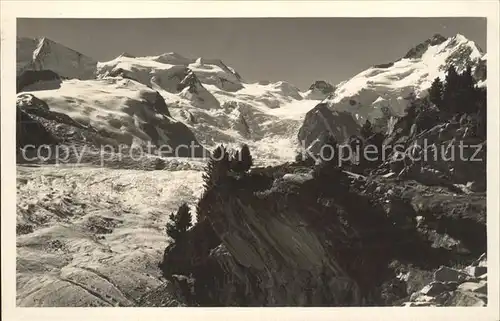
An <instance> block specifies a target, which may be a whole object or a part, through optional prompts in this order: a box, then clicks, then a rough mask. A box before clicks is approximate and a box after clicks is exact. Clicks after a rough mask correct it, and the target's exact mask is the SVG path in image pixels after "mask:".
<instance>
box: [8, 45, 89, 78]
mask: <svg viewBox="0 0 500 321" xmlns="http://www.w3.org/2000/svg"><path fill="white" fill-rule="evenodd" d="M16 58H17V59H16V60H17V68H16V71H17V75H18V76H20V75H21V74H22V73H23V72H24V71H26V70H35V71H38V70H51V71H53V72H55V73H57V74H58V75H59V76H61V77H64V78H77V79H92V78H95V71H96V67H97V61H96V60H94V59H92V58H90V57H87V56H85V55H83V54H81V53H79V52H77V51H75V50H73V49H70V48H68V47H65V46H63V45H61V44H59V43H57V42H54V41H52V40H50V39H47V38H35V39H32V38H17V44H16Z"/></svg>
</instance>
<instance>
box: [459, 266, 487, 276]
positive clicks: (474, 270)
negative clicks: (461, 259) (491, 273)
mask: <svg viewBox="0 0 500 321" xmlns="http://www.w3.org/2000/svg"><path fill="white" fill-rule="evenodd" d="M464 272H465V273H467V274H469V275H470V276H473V277H479V276H481V275H483V274H485V273H486V272H488V269H487V267H486V266H468V267H466V268H465V269H464Z"/></svg>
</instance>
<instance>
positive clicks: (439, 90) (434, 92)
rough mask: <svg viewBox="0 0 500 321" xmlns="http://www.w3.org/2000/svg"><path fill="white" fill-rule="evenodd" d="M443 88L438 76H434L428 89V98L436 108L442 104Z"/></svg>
mask: <svg viewBox="0 0 500 321" xmlns="http://www.w3.org/2000/svg"><path fill="white" fill-rule="evenodd" d="M443 90H444V87H443V82H442V81H441V79H439V77H436V79H434V81H433V82H432V85H431V88H430V89H429V100H430V101H431V103H433V104H434V105H436V106H437V107H438V108H441V107H442V104H443Z"/></svg>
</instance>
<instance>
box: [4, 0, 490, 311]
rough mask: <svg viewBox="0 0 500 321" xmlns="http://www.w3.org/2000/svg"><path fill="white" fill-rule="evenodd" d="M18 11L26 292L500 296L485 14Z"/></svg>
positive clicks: (398, 298) (129, 298)
mask: <svg viewBox="0 0 500 321" xmlns="http://www.w3.org/2000/svg"><path fill="white" fill-rule="evenodd" d="M7 2H8V1H7ZM61 2H64V1H61ZM76 2H78V1H76ZM89 2H93V1H89ZM158 2H161V1H158ZM165 2H168V1H165ZM333 2H335V1H333ZM417 2H418V1H417ZM421 2H422V5H424V3H427V4H425V5H426V6H427V7H432V2H434V1H421ZM443 2H444V1H441V3H443ZM478 2H479V3H483V4H490V5H492V4H493V5H492V6H491V7H492V8H493V10H497V11H498V7H499V6H498V3H495V2H491V1H490V2H488V1H482V2H481V1H478ZM115 3H116V5H117V6H121V5H123V6H126V2H123V3H122V2H115ZM130 3H133V2H130ZM471 3H472V2H471ZM135 4H136V5H137V6H140V3H139V2H135ZM54 5H57V4H54ZM93 5H94V7H96V8H97V7H98V6H99V4H98V2H95V3H94V4H93ZM214 5H215V4H214ZM262 5H263V4H262ZM196 6H197V4H193V8H194V7H196ZM200 6H201V5H200ZM263 6H264V5H263ZM285 7H286V6H285ZM200 8H201V7H200ZM193 10H194V9H193ZM198 10H201V9H198ZM228 14H229V13H228ZM496 14H497V15H498V13H496ZM497 17H498V16H497ZM2 19H3V18H2ZM13 21H14V25H15V40H14V39H12V41H11V42H9V43H8V44H6V42H4V33H3V31H2V42H3V43H2V70H3V71H2V73H4V71H5V70H7V69H5V67H4V66H9V67H8V68H9V70H10V71H12V73H14V69H13V59H11V60H8V61H7V60H6V59H7V58H5V57H4V50H6V45H10V44H13V43H14V42H15V49H14V48H10V49H12V52H14V51H15V63H16V69H15V80H16V81H15V87H14V83H13V77H14V75H13V74H12V75H11V78H8V79H7V78H3V77H2V84H4V85H5V84H6V80H5V79H7V82H10V87H9V91H7V90H6V89H5V88H4V86H2V96H4V98H5V97H6V95H9V97H12V99H11V98H9V100H8V105H7V106H6V105H5V102H6V101H7V100H4V98H2V165H4V161H3V158H4V156H5V157H7V156H6V155H5V154H10V156H9V157H10V158H11V159H12V160H13V162H14V163H15V164H13V167H12V168H10V169H8V171H9V172H10V173H9V174H10V175H13V176H14V177H15V178H13V180H12V181H11V182H13V183H14V182H15V188H14V185H13V184H12V185H10V184H9V185H5V186H4V183H5V178H4V173H5V172H4V171H7V168H4V166H2V195H3V194H4V189H10V190H14V189H15V195H16V197H15V206H14V205H13V206H12V209H13V212H10V211H9V212H7V211H5V212H4V209H3V207H2V221H3V220H4V219H5V217H4V216H6V215H8V216H9V217H10V220H11V221H12V222H14V221H15V240H14V239H12V240H10V243H9V244H4V242H3V241H2V248H4V246H5V247H7V246H12V255H13V256H10V257H9V260H11V261H12V264H13V265H14V264H15V275H12V277H11V278H12V279H13V280H11V282H12V283H14V282H15V292H12V293H9V295H11V296H12V297H14V296H15V298H13V299H12V300H13V301H15V306H16V307H17V308H27V307H29V308H38V307H52V308H54V307H66V308H68V307H72V308H78V307H80V308H81V307H86V308H90V307H94V308H104V307H140V308H209V307H210V308H214V307H217V308H228V307H232V308H262V307H265V308H273V307H274V308H276V307H278V308H288V307H314V308H321V307H323V308H325V307H335V308H345V307H351V308H352V307H355V308H361V307H393V308H395V307H397V308H398V309H402V310H405V311H409V312H407V313H418V311H422V308H437V307H447V308H453V307H468V308H473V307H476V308H478V307H482V308H485V309H487V308H491V307H498V302H497V300H498V284H495V280H496V281H498V262H496V261H495V262H493V263H492V261H491V259H492V258H493V259H494V260H498V244H493V245H492V244H491V240H490V239H489V238H490V237H493V235H492V234H491V232H490V231H492V232H493V233H495V235H496V236H495V237H496V240H498V226H494V227H490V226H489V224H490V222H491V219H490V217H491V216H496V217H498V214H499V213H498V207H496V208H495V209H496V212H495V211H494V210H492V208H490V206H491V205H490V202H497V201H498V200H497V199H498V194H495V193H494V192H493V193H492V192H491V190H490V187H491V186H493V188H496V191H497V192H498V172H497V170H498V167H497V166H498V164H496V163H498V158H496V159H493V160H494V161H495V162H496V163H495V164H491V166H490V163H489V161H490V159H491V158H488V162H487V156H488V157H492V156H491V155H490V153H494V154H495V153H496V155H495V157H498V155H497V153H498V124H499V123H498V119H497V118H498V103H497V104H496V105H491V106H490V104H489V103H488V102H489V100H488V98H490V99H491V96H490V95H491V94H490V92H489V91H490V90H491V91H496V93H495V97H498V87H497V86H492V85H491V84H492V81H494V82H493V84H496V85H498V69H497V68H498V42H497V43H494V44H493V45H494V46H496V47H495V48H494V49H493V50H494V51H493V54H496V56H491V55H492V53H491V52H490V48H492V44H490V43H489V41H488V39H490V38H489V35H488V32H490V30H491V28H490V29H488V25H489V23H490V22H489V20H488V18H487V17H486V16H480V15H471V16H447V15H445V14H443V15H442V16H431V17H424V16H421V17H406V16H404V15H401V16H400V17H398V16H395V17H392V16H391V17H383V16H379V17H377V16H364V17H357V16H352V17H349V16H346V17H343V16H332V17H325V16H318V17H300V16H297V17H293V16H291V17H273V16H265V15H264V16H261V17H259V16H256V17H231V16H230V14H229V16H227V17H210V16H207V17H198V16H197V17H168V16H165V17H161V16H157V17H137V18H131V17H119V16H117V17H105V18H103V17H92V16H89V17H86V18H84V17H72V16H71V15H68V16H67V17H66V16H64V15H59V16H57V17H56V16H54V17H47V16H41V17H31V16H29V17H22V15H20V16H18V17H16V18H15V19H13ZM495 28H498V26H496V27H495ZM494 32H495V33H496V35H498V30H494ZM12 34H13V35H14V32H13V33H12ZM491 60H494V61H495V65H494V67H490V61H491ZM490 68H494V69H492V70H490ZM492 72H495V74H493V75H494V77H496V79H494V80H491V79H490V78H491V75H492ZM14 90H15V92H14ZM10 99H11V100H10ZM496 99H498V98H496ZM497 102H498V100H497ZM14 103H15V105H16V106H15V107H16V108H15V110H16V112H15V115H14V112H13V111H12V110H13V106H12V105H13V104H14ZM5 109H10V110H11V115H12V119H11V118H10V117H9V118H8V119H7V118H6V117H7V116H6V114H4V110H5ZM492 109H497V111H496V112H495V111H492ZM487 114H489V115H490V118H491V117H492V116H491V115H494V117H495V119H493V118H491V119H489V118H488V117H487ZM13 117H16V118H15V126H14V118H13ZM4 122H9V123H11V124H12V125H11V126H10V127H11V128H13V129H15V132H14V131H12V132H10V133H7V131H6V127H4ZM491 126H493V127H495V128H490V127H491ZM10 127H9V128H10ZM491 135H493V136H491ZM488 136H490V144H489V147H490V153H487V137H488ZM492 139H493V140H492ZM4 140H11V142H12V145H13V146H12V148H11V149H7V148H5V147H4V146H5V145H4ZM14 149H15V156H14ZM14 158H15V159H14ZM13 193H14V191H13ZM487 194H488V198H487ZM9 195H10V194H9ZM2 201H4V196H2ZM11 201H12V202H14V200H13V199H11ZM496 204H497V203H495V204H494V205H495V206H498V205H496ZM487 222H488V224H487ZM494 222H498V218H496V219H495V221H494ZM2 225H4V224H2ZM497 225H498V224H497ZM8 228H9V229H11V230H12V231H13V229H14V223H12V224H9V226H8ZM492 228H493V229H492ZM3 230H4V227H2V231H3ZM12 234H13V232H12ZM490 234H491V235H490ZM496 242H497V241H496ZM14 244H15V245H14ZM14 246H15V250H14ZM491 246H494V247H493V249H496V251H497V252H496V253H490V251H488V249H490V250H491V249H492V247H491ZM491 255H494V256H493V257H492V256H491ZM4 260H6V258H5V257H4V256H3V257H2V261H4ZM14 261H15V263H14ZM492 264H495V265H492ZM2 265H3V264H2ZM492 266H493V270H492ZM2 270H4V268H3V267H2ZM492 273H494V276H493V277H494V279H493V281H492V280H489V278H488V277H489V276H490V278H491V275H492ZM2 274H3V273H2ZM2 279H4V276H3V275H2ZM14 280H15V281H14ZM492 291H494V293H495V295H494V296H493V297H492V296H491V293H492ZM2 292H3V290H2ZM489 294H490V295H489ZM492 300H493V301H492ZM2 305H3V304H2ZM171 310H172V309H169V310H168V311H171ZM174 310H175V309H174ZM75 311H76V310H75ZM476 311H480V309H479V310H476ZM490 312H491V311H490ZM74 316H75V315H74ZM490 316H491V315H490ZM68 317H69V316H68ZM75 317H76V316H75ZM332 318H334V314H333V313H332V316H331V318H330V319H332ZM479 319H480V320H483V319H481V318H478V320H479ZM484 320H494V319H486V318H485V319H484Z"/></svg>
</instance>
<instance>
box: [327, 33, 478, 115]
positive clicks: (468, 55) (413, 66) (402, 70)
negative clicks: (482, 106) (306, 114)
mask: <svg viewBox="0 0 500 321" xmlns="http://www.w3.org/2000/svg"><path fill="white" fill-rule="evenodd" d="M485 59H486V56H485V54H484V53H483V52H482V50H481V49H480V48H479V47H478V46H477V45H476V44H475V43H474V42H473V41H470V40H468V39H467V38H465V37H464V36H462V35H460V34H458V35H456V36H454V37H450V38H444V37H443V36H441V35H435V36H433V37H432V38H431V39H428V40H427V41H425V42H423V43H421V44H419V45H417V46H416V47H414V48H412V49H411V50H410V51H409V52H408V53H407V54H406V55H405V56H404V57H403V58H401V59H399V60H397V61H395V62H393V63H389V64H384V65H377V66H373V67H371V68H368V69H366V70H365V71H363V72H361V73H359V74H357V75H355V76H354V77H352V78H351V79H349V80H346V81H344V82H342V83H340V84H339V85H338V86H337V89H336V90H335V92H334V93H333V95H332V96H331V97H329V98H327V99H326V101H325V102H326V103H327V104H328V105H329V107H330V108H331V109H334V110H337V111H348V112H350V113H352V114H353V115H354V116H355V118H356V120H358V121H359V122H360V123H364V120H366V119H368V120H374V119H376V118H378V117H382V116H383V112H382V108H383V107H388V108H389V109H390V111H391V112H392V114H393V115H396V116H402V115H403V114H404V111H405V108H406V104H407V102H406V101H405V99H404V98H405V97H407V96H408V94H410V93H411V92H415V94H417V96H422V95H426V90H427V89H428V88H429V87H430V85H431V83H432V81H433V80H434V79H435V78H436V77H440V78H442V79H443V78H444V74H445V71H446V69H447V67H448V66H449V65H450V64H453V65H454V66H455V67H456V68H457V71H458V72H461V71H462V70H464V69H465V67H466V65H467V63H471V64H472V65H473V66H474V68H473V71H476V69H478V65H479V64H480V63H481V61H482V60H485ZM484 76H485V75H484ZM482 80H484V79H482Z"/></svg>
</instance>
